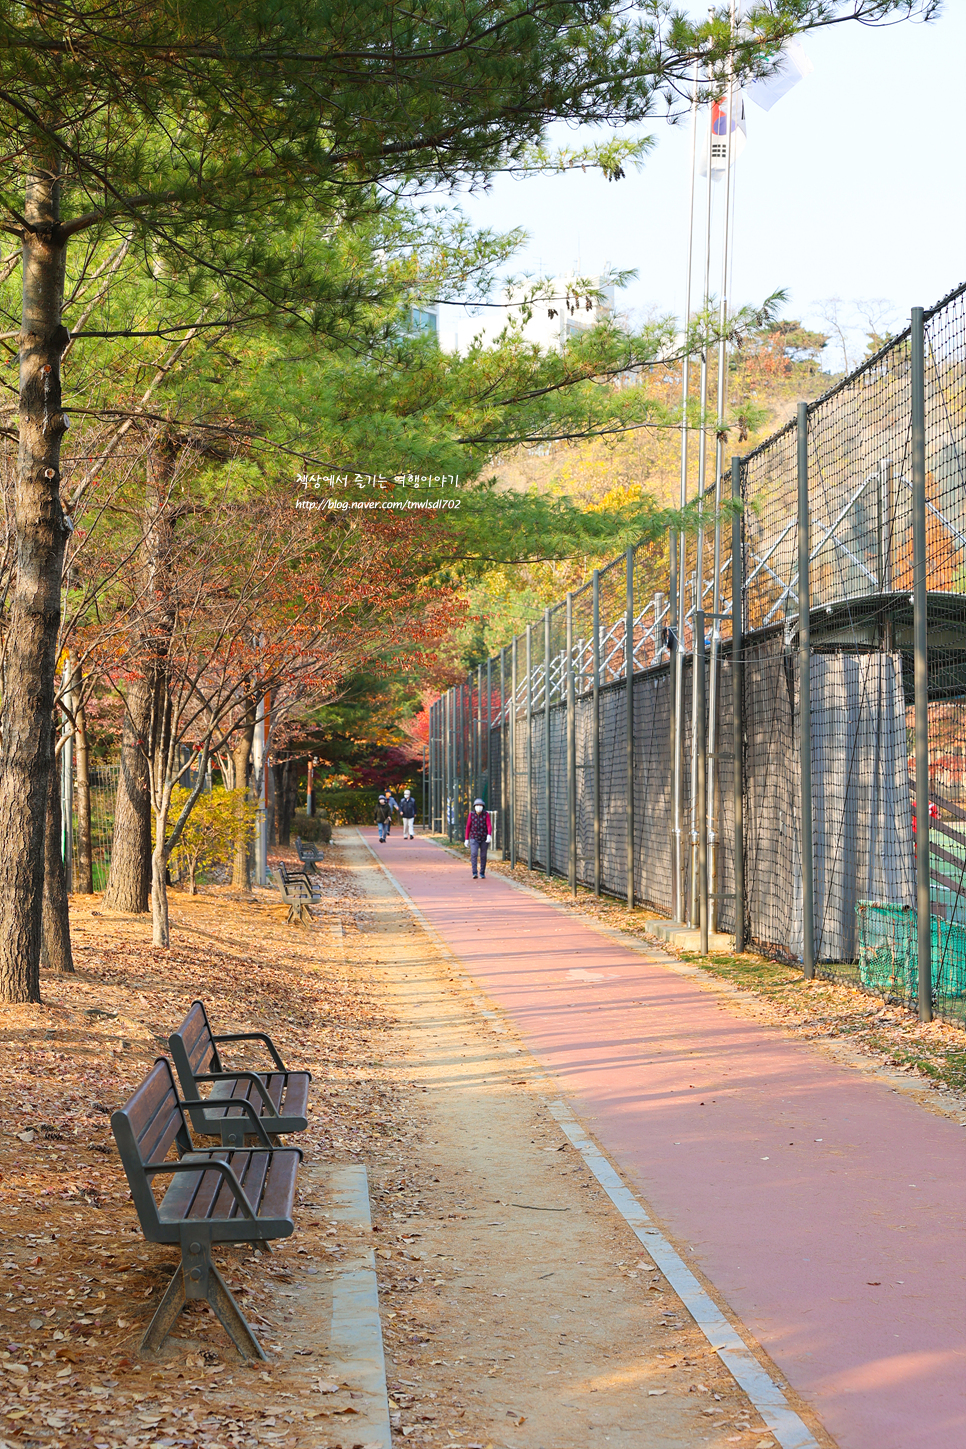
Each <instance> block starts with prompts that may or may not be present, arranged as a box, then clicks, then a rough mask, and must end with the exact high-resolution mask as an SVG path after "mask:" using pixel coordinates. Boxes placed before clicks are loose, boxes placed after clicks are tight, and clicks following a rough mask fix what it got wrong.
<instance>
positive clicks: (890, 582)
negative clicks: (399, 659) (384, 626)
mask: <svg viewBox="0 0 966 1449" xmlns="http://www.w3.org/2000/svg"><path fill="white" fill-rule="evenodd" d="M913 335H914V334H913V332H912V331H911V330H907V331H906V332H904V333H903V334H902V335H901V336H899V337H897V338H896V339H895V340H894V341H893V342H892V343H891V344H890V345H889V346H888V347H886V348H884V349H883V350H882V351H881V352H880V353H879V354H877V355H876V356H874V357H872V358H870V359H869V360H868V361H867V362H866V363H865V364H864V365H863V366H862V367H861V368H859V369H858V370H857V371H856V372H855V373H853V374H851V375H850V376H849V377H847V378H845V379H843V380H842V382H841V383H839V384H838V385H837V386H836V387H835V388H834V389H832V390H831V391H830V392H829V393H827V394H826V395H825V396H824V397H823V398H821V399H819V400H818V402H816V403H813V404H810V405H809V406H808V408H807V410H806V412H805V419H804V424H803V423H802V420H801V418H800V419H799V422H798V423H796V422H794V421H793V422H791V423H789V424H788V425H787V426H786V427H784V428H783V429H781V431H780V432H778V433H777V434H775V436H774V437H772V438H771V439H769V440H768V442H766V443H765V444H763V445H762V446H761V447H760V448H758V449H756V450H755V451H754V452H753V453H751V454H749V455H748V456H747V457H745V458H743V459H741V460H740V463H739V465H738V470H737V474H736V478H737V487H738V496H739V497H740V500H741V505H742V507H741V516H740V522H739V523H738V524H737V525H736V528H737V530H738V533H739V535H740V539H741V552H740V555H739V557H738V558H737V559H733V558H732V522H731V519H730V518H729V517H723V518H721V520H720V526H719V529H718V531H717V534H716V530H715V509H714V502H713V496H712V494H710V493H709V494H707V495H705V498H704V502H703V510H704V512H703V525H702V528H703V531H702V534H701V538H700V544H699V539H698V536H697V535H696V534H689V535H688V537H687V539H686V540H685V541H684V543H683V545H682V546H681V548H680V549H679V548H678V545H677V543H676V542H675V540H674V538H673V537H672V538H671V539H669V540H662V541H658V542H655V543H649V544H647V545H642V546H641V547H640V548H638V549H637V550H634V551H632V553H631V554H630V555H628V556H624V555H622V556H621V557H620V558H617V559H615V560H614V561H613V562H612V563H611V564H609V565H608V566H607V567H606V568H602V569H600V570H599V572H598V573H596V574H595V575H594V576H593V578H592V579H591V580H588V581H587V583H585V584H584V585H583V587H582V588H581V589H579V590H576V591H574V592H573V593H572V594H571V595H570V596H568V599H567V600H566V601H563V600H562V601H561V602H560V603H558V604H557V605H555V606H554V607H553V608H552V609H549V610H547V611H546V613H545V614H544V615H543V616H542V617H538V618H535V619H534V620H533V621H532V624H531V626H530V628H529V630H528V631H525V632H524V633H523V634H521V635H519V636H518V637H517V639H516V642H515V646H513V647H512V648H511V647H509V646H508V647H507V648H506V649H504V650H503V651H502V652H501V654H500V655H498V656H496V657H495V658H494V659H493V660H491V661H490V663H489V665H488V666H487V665H484V666H481V667H478V668H477V669H476V670H474V671H473V672H472V673H471V674H470V676H469V678H468V680H467V682H466V684H465V685H464V686H462V687H460V686H457V687H456V688H455V689H453V690H450V691H449V693H448V695H447V696H445V697H444V698H443V699H441V700H439V701H437V702H436V703H435V704H434V705H433V706H432V708H431V712H430V747H429V758H430V789H431V815H432V819H433V821H434V824H435V827H436V828H437V829H444V830H445V829H447V821H448V819H449V817H450V815H451V814H452V812H453V809H454V806H455V807H457V808H458V810H461V809H463V808H464V807H465V806H466V804H467V803H468V802H469V800H470V799H472V797H473V794H474V792H479V791H485V798H487V801H488V803H489V805H490V807H491V808H492V809H493V810H494V811H495V812H496V815H497V824H496V844H497V846H498V847H499V848H500V849H505V850H506V851H507V853H508V854H509V853H511V851H512V853H513V854H514V855H515V858H516V860H517V861H522V862H524V863H531V864H532V865H533V866H534V867H535V868H537V869H540V870H545V871H550V872H552V873H553V874H555V875H558V876H562V877H564V878H566V877H568V876H569V875H570V872H571V869H572V867H573V869H574V871H575V884H576V885H577V886H580V887H588V888H590V889H600V890H601V891H603V892H606V893H608V894H611V895H614V896H617V897H621V898H626V897H627V896H628V890H629V886H630V888H631V894H632V895H633V899H634V901H635V903H636V904H638V905H641V906H644V907H647V908H650V909H651V910H652V911H656V912H659V913H661V914H663V915H666V916H669V917H673V916H675V915H677V917H678V918H679V919H681V920H682V921H684V922H687V923H690V924H692V925H694V924H695V923H696V921H697V882H698V876H697V873H696V861H697V859H698V849H699V845H700V843H701V839H702V836H703V834H704V833H705V832H706V838H707V863H708V893H709V894H708V924H709V927H710V929H711V931H712V932H714V931H718V932H724V933H732V932H734V931H735V929H736V925H737V923H738V920H739V917H741V919H742V922H743V926H744V931H745V939H746V940H747V941H748V942H749V943H750V944H752V945H753V946H754V947H755V948H757V949H758V950H760V951H762V952H765V953H767V954H769V955H773V956H775V957H778V958H781V959H784V960H788V961H800V960H802V959H803V955H804V953H805V936H806V933H805V930H804V923H803V909H804V907H803V901H804V895H805V890H806V885H807V876H808V871H807V870H806V871H804V872H803V842H802V829H803V821H806V820H807V809H808V802H807V801H806V802H805V803H804V804H803V798H802V790H803V781H804V780H805V779H806V778H807V775H806V773H805V768H806V762H807V764H808V766H809V767H810V770H811V793H810V796H809V797H808V800H809V801H810V808H811V817H812V821H811V839H810V840H809V841H808V842H807V844H806V846H805V850H806V853H805V855H804V860H805V862H806V865H808V863H809V862H810V863H811V875H812V910H811V918H812V934H813V939H814V959H815V966H816V969H817V971H818V972H819V974H822V975H825V976H829V977H833V978H840V979H843V980H848V981H851V982H853V983H855V984H856V985H859V986H861V987H863V988H864V989H867V990H869V991H873V992H877V993H879V994H880V995H883V996H885V997H887V998H889V999H892V1000H896V1001H901V1002H905V1003H907V1004H909V1005H915V1003H916V1000H917V992H918V985H919V983H918V976H917V971H918V967H917V961H918V954H917V922H916V901H917V895H916V857H917V816H918V814H919V813H920V812H919V802H917V800H916V790H915V777H916V765H917V760H916V753H915V729H914V711H913V704H914V695H915V688H914V674H915V671H914V657H913V642H914V641H913V626H914V608H913V592H914V585H915V582H916V580H915V570H914V551H913V548H914V537H913V516H914V507H913V505H914V496H918V498H919V500H920V502H919V504H918V505H917V506H918V507H919V508H920V510H922V509H923V508H924V509H925V520H926V522H925V541H926V549H925V555H926V569H925V574H926V588H927V598H926V604H925V609H924V613H923V614H921V615H920V617H921V618H922V617H924V618H925V621H926V648H925V651H924V669H923V672H922V673H921V675H920V678H921V679H922V680H923V681H924V688H923V690H922V692H921V693H920V701H921V706H920V707H921V709H922V711H923V715H925V714H926V713H928V735H929V759H928V766H929V772H928V779H929V799H928V801H927V802H924V803H923V805H922V811H923V812H926V813H927V817H928V821H929V872H928V873H929V882H930V931H931V933H932V965H931V972H932V989H933V999H934V1006H935V1009H936V1010H937V1011H938V1012H940V1013H941V1014H942V1015H943V1016H945V1017H947V1018H948V1019H954V1020H963V1019H964V1015H966V1010H964V1002H966V289H964V288H961V289H959V290H958V291H957V292H955V293H953V294H952V295H951V296H950V297H948V298H947V299H945V301H944V302H943V303H941V304H940V305H939V306H938V307H936V308H935V309H933V310H932V311H931V312H929V313H927V314H926V315H925V345H924V349H923V358H924V372H925V385H924V390H922V389H921V390H920V391H919V392H918V393H917V394H916V396H918V397H920V398H924V403H923V406H924V420H925V421H924V437H925V470H924V481H923V471H922V469H921V467H920V465H919V464H918V463H916V462H915V459H916V457H921V453H920V454H916V453H915V451H914V449H913V417H914V412H915V409H914V406H913V402H914V393H913V388H914V373H915V372H916V369H914V368H913V361H914V359H913V350H912V337H913ZM915 335H916V336H917V337H918V336H919V335H920V334H919V333H915ZM919 375H921V374H919ZM800 441H801V445H802V447H801V449H800V446H799V445H800ZM803 454H804V458H805V460H806V462H805V469H806V471H805V473H800V460H801V457H802V456H803ZM917 468H918V469H919V471H918V472H917V471H916V469H917ZM806 475H807V493H803V495H802V496H803V498H807V519H808V539H807V548H806V546H805V539H804V538H803V539H802V548H803V550H804V552H805V555H806V558H807V570H808V573H807V582H808V597H809V605H810V607H809V613H808V621H807V622H808V629H809V647H808V648H807V649H806V650H805V653H804V655H803V654H802V652H801V650H802V640H803V637H804V628H803V625H804V615H803V600H804V598H805V597H806V594H805V590H804V588H803V587H802V583H803V582H804V581H800V580H799V542H800V541H799V527H798V500H799V485H800V477H801V478H803V479H804V478H805V477H806ZM916 479H918V480H919V481H918V483H917V482H916ZM720 487H721V494H722V495H723V496H724V497H728V496H730V494H731V489H732V478H731V476H730V475H729V477H727V478H726V479H722V480H721V485H720ZM917 488H918V494H916V489H917ZM923 500H924V501H923ZM921 516H922V514H921V512H920V517H921ZM921 536H922V535H921V534H920V537H921ZM672 558H673V560H674V562H675V566H678V562H679V561H680V566H681V567H682V568H683V571H684V587H683V589H680V590H679V589H678V584H679V583H680V580H675V579H674V577H673V575H672V572H671V568H672ZM736 564H740V568H741V575H742V589H741V594H740V598H739V600H738V603H739V608H738V609H736V608H735V607H734V592H735V590H734V573H735V565H736ZM681 607H683V617H682V618H679V617H678V615H679V612H680V610H681ZM699 607H700V608H702V609H703V611H704V616H705V617H704V641H703V643H704V649H703V651H702V649H701V647H700V645H701V642H702V641H700V640H699V639H698V638H697V629H696V622H697V610H698V608H699ZM736 617H737V618H738V619H740V624H741V649H740V653H739V655H738V660H737V663H736V661H735V654H734V624H735V619H736ZM668 631H669V632H668ZM675 645H677V652H675ZM696 645H698V651H697V655H696V654H695V646H696ZM920 657H921V658H922V656H920ZM803 658H804V660H805V667H804V668H803V663H802V660H803ZM514 659H515V661H516V663H515V675H514ZM528 660H529V670H528V668H527V662H528ZM696 668H697V669H699V670H701V669H703V674H704V679H705V700H706V704H705V714H704V719H703V726H704V735H705V738H706V750H707V753H706V761H705V764H706V778H707V790H706V803H705V813H704V816H703V818H699V814H698V810H699V798H698V795H697V791H696V786H697V779H698V769H697V764H698V762H697V760H696V758H695V752H694V741H695V738H696V736H695V726H696V723H697V720H696V717H695V714H694V708H695V702H696V700H697V699H698V698H700V693H699V692H698V691H696V687H695V686H696V677H697V676H696ZM736 672H737V684H738V688H737V708H738V710H739V714H738V717H737V718H736V717H735V699H736V692H735V678H736ZM514 677H515V680H516V691H515V695H514V694H513V679H514ZM629 678H630V679H631V680H632V684H631V690H632V702H633V709H632V711H631V712H630V717H631V720H632V726H631V727H632V731H633V733H632V742H633V749H632V758H631V761H630V763H629V761H628V751H627V740H628V722H629V711H628V694H627V690H628V679H629ZM487 681H488V683H487ZM806 685H807V687H808V690H809V695H810V713H809V722H808V729H807V732H806V733H805V738H804V739H803V737H802V735H803V732H802V728H801V723H800V710H801V708H802V701H803V698H804V689H805V686H806ZM926 695H928V700H927V701H926V703H922V701H923V700H925V699H926ZM511 696H512V697H511ZM927 706H928V708H927ZM511 721H512V725H511ZM511 737H512V739H513V749H512V760H511V758H510V756H511V743H510V742H511ZM920 763H921V762H920ZM736 784H737V787H738V789H739V791H740V802H741V809H742V820H743V833H742V837H741V847H740V848H741V857H740V863H741V865H742V868H743V877H744V890H743V894H742V898H741V900H737V899H736V894H735V892H736V863H737V856H736V850H737V849H738V844H737V837H736V817H735V788H736ZM511 817H512V818H511ZM629 829H631V830H632V837H631V838H632V843H633V849H632V852H631V860H632V867H631V875H630V879H629V877H628V831H629ZM456 830H457V833H458V832H460V831H461V830H462V820H460V821H459V823H458V825H457V827H456ZM919 834H920V835H921V834H922V832H921V831H920V832H919ZM719 939H720V938H719ZM923 949H924V947H923Z"/></svg>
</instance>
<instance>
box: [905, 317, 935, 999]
mask: <svg viewBox="0 0 966 1449" xmlns="http://www.w3.org/2000/svg"><path fill="white" fill-rule="evenodd" d="M925 330H926V329H925V317H924V315H923V310H922V308H921V307H913V309H912V326H911V328H910V335H909V346H910V349H911V353H912V369H911V373H910V381H911V386H912V587H913V596H912V602H913V620H912V635H913V659H914V663H915V723H916V728H915V735H916V963H917V966H918V974H919V1020H920V1021H932V929H931V928H932V919H931V917H930V913H929V654H928V641H927V636H926V628H927V620H928V608H929V595H928V593H927V591H926V584H927V578H926V335H925Z"/></svg>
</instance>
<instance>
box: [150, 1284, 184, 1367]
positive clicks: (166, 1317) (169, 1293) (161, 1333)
mask: <svg viewBox="0 0 966 1449" xmlns="http://www.w3.org/2000/svg"><path fill="white" fill-rule="evenodd" d="M186 1296H187V1295H186V1293H185V1291H184V1274H183V1272H182V1268H181V1264H180V1263H179V1264H178V1266H177V1268H175V1270H174V1275H173V1277H172V1279H171V1282H170V1283H169V1284H168V1286H167V1289H166V1290H165V1294H164V1297H163V1298H162V1299H161V1302H160V1303H159V1304H158V1308H157V1312H156V1313H155V1315H154V1317H153V1318H152V1319H151V1322H150V1323H149V1324H148V1331H147V1333H146V1334H145V1335H144V1337H143V1338H142V1339H141V1350H140V1351H141V1353H142V1354H143V1355H144V1357H145V1358H156V1357H157V1355H158V1354H159V1353H160V1352H161V1349H162V1348H163V1347H164V1340H165V1339H166V1338H167V1336H168V1334H169V1333H170V1332H171V1330H172V1328H173V1327H174V1324H175V1320H176V1318H177V1317H178V1314H179V1313H180V1312H181V1310H182V1308H183V1307H184V1305H185V1298H186Z"/></svg>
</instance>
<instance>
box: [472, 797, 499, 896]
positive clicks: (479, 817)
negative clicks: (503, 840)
mask: <svg viewBox="0 0 966 1449" xmlns="http://www.w3.org/2000/svg"><path fill="white" fill-rule="evenodd" d="M491 830H492V826H491V824H490V812H489V810H487V809H486V807H485V806H484V804H483V801H482V800H474V801H473V809H472V810H471V811H470V813H469V815H467V817H466V843H467V845H468V846H469V848H470V865H471V867H472V870H473V879H474V880H476V867H477V862H478V863H479V867H480V877H479V878H480V880H486V850H487V846H488V845H489V844H490V842H491V840H492V839H493V836H492V834H491Z"/></svg>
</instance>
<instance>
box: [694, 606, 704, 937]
mask: <svg viewBox="0 0 966 1449" xmlns="http://www.w3.org/2000/svg"><path fill="white" fill-rule="evenodd" d="M691 658H692V660H693V667H694V755H695V761H696V764H697V787H698V788H697V792H696V793H697V799H696V801H695V806H696V809H695V821H696V824H697V835H698V842H697V844H698V850H697V857H698V871H697V875H698V927H699V930H700V950H701V954H702V956H706V955H707V954H708V741H707V733H706V730H707V726H706V721H705V683H706V680H705V676H706V671H707V656H706V654H705V650H704V610H703V609H696V610H695V612H694V649H693V650H692V651H691Z"/></svg>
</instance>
